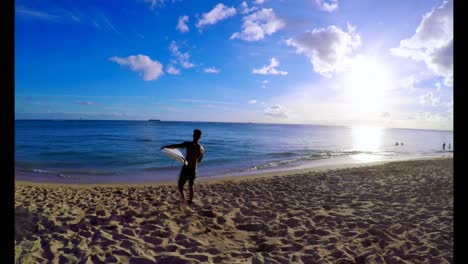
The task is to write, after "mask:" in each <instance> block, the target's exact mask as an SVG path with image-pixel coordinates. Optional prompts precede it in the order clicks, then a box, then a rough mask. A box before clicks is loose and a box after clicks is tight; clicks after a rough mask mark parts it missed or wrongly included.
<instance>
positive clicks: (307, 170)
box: [15, 155, 453, 188]
mask: <svg viewBox="0 0 468 264" xmlns="http://www.w3.org/2000/svg"><path fill="white" fill-rule="evenodd" d="M444 159H453V155H451V156H449V157H445V156H443V157H412V158H408V159H401V160H383V161H371V162H349V163H337V164H327V165H318V166H313V167H306V168H299V169H297V168H296V169H295V168H292V169H282V170H273V171H266V172H258V173H250V174H244V175H230V176H219V177H203V178H199V177H197V178H196V180H195V186H197V185H198V184H212V183H223V182H232V181H234V182H236V181H245V180H247V181H248V180H253V179H259V178H272V177H277V176H278V177H283V176H292V175H296V174H304V173H316V172H324V171H325V172H326V171H335V170H346V169H352V168H362V167H372V166H378V165H383V164H389V163H395V162H405V161H430V160H444ZM16 185H18V186H37V187H72V188H94V187H141V186H165V185H177V177H174V180H170V181H168V180H161V181H151V182H115V183H61V182H36V181H27V180H16V179H15V186H16Z"/></svg>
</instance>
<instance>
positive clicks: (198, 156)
mask: <svg viewBox="0 0 468 264" xmlns="http://www.w3.org/2000/svg"><path fill="white" fill-rule="evenodd" d="M201 134H202V132H201V130H200V129H195V130H193V141H185V142H182V143H180V144H172V145H168V146H164V147H161V149H163V148H185V150H186V152H185V160H186V161H187V162H186V164H184V165H183V166H182V168H181V169H180V173H179V179H178V180H177V184H178V187H179V193H180V197H181V199H182V201H183V202H185V196H184V185H185V183H186V182H187V181H188V182H189V191H190V192H189V199H188V201H187V203H188V204H192V203H193V184H194V182H195V178H196V177H197V164H198V163H200V162H201V161H202V159H203V155H204V153H205V149H204V148H203V146H202V145H201V144H200V142H199V141H200V138H201Z"/></svg>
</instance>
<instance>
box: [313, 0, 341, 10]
mask: <svg viewBox="0 0 468 264" xmlns="http://www.w3.org/2000/svg"><path fill="white" fill-rule="evenodd" d="M315 4H316V5H317V6H318V8H319V9H320V10H323V11H327V12H333V11H335V10H336V9H337V8H338V0H315Z"/></svg>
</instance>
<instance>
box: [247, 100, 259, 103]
mask: <svg viewBox="0 0 468 264" xmlns="http://www.w3.org/2000/svg"><path fill="white" fill-rule="evenodd" d="M248 103H249V104H256V103H257V100H250V101H249V102H248Z"/></svg>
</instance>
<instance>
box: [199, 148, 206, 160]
mask: <svg viewBox="0 0 468 264" xmlns="http://www.w3.org/2000/svg"><path fill="white" fill-rule="evenodd" d="M200 148H201V149H200V150H201V151H200V152H201V154H200V157H199V158H198V163H200V162H202V160H203V154H205V149H203V147H201V146H200Z"/></svg>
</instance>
